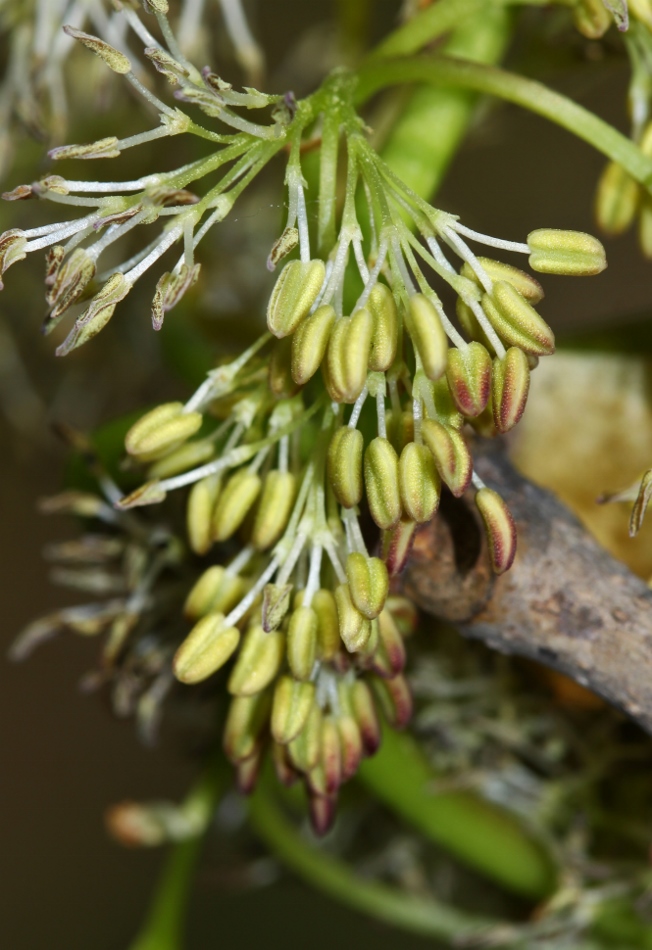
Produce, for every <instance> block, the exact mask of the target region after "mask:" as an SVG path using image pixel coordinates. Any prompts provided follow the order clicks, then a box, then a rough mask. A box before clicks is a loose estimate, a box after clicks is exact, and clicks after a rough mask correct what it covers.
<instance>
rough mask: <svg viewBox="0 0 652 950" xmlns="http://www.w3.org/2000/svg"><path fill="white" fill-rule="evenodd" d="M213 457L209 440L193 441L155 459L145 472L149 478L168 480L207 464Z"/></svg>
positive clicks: (211, 444)
mask: <svg viewBox="0 0 652 950" xmlns="http://www.w3.org/2000/svg"><path fill="white" fill-rule="evenodd" d="M214 455H215V445H214V444H213V441H212V440H211V439H195V440H194V441H193V442H186V444H185V445H181V446H179V448H178V449H174V451H172V452H169V453H168V454H167V455H164V456H163V457H162V458H160V459H157V460H156V461H155V462H154V463H153V464H152V465H150V467H149V468H148V470H147V474H148V476H149V478H169V477H170V476H171V475H178V474H179V473H180V472H187V471H188V469H190V468H194V467H195V466H196V465H202V464H203V463H204V462H208V460H209V459H212V458H213V456H214Z"/></svg>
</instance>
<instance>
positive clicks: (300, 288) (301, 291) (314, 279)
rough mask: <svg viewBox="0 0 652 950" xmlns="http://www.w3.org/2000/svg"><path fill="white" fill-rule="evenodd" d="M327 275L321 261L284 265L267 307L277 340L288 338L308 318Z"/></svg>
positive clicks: (268, 316)
mask: <svg viewBox="0 0 652 950" xmlns="http://www.w3.org/2000/svg"><path fill="white" fill-rule="evenodd" d="M325 274H326V268H325V266H324V262H323V261H320V260H314V261H308V262H306V263H303V262H302V261H290V263H289V264H286V265H285V267H284V268H283V270H282V271H281V273H280V274H279V276H278V279H277V281H276V285H275V287H274V290H273V291H272V295H271V297H270V298H269V304H268V305H267V326H268V328H269V330H270V332H271V333H273V334H274V336H276V337H278V338H279V339H280V338H281V337H284V336H289V335H290V334H291V333H294V331H295V330H296V328H297V327H298V326H299V324H300V323H301V321H302V320H303V319H304V318H305V317H307V316H308V314H309V313H310V309H311V307H312V305H313V304H314V302H315V300H316V299H317V296H318V294H319V291H320V290H321V287H322V284H323V283H324V276H325Z"/></svg>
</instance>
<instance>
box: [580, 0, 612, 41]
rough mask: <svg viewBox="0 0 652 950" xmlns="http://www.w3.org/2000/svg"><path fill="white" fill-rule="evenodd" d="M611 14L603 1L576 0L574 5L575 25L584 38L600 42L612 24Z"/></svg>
mask: <svg viewBox="0 0 652 950" xmlns="http://www.w3.org/2000/svg"><path fill="white" fill-rule="evenodd" d="M612 22H613V21H612V18H611V14H610V13H609V11H608V10H607V8H606V6H605V5H604V3H603V2H602V0H576V2H575V4H574V5H573V23H574V24H575V27H576V28H577V29H578V30H579V32H580V33H581V34H582V36H586V37H587V39H589V40H599V39H600V37H601V36H604V34H605V33H606V32H607V30H608V29H609V27H610V26H611V24H612Z"/></svg>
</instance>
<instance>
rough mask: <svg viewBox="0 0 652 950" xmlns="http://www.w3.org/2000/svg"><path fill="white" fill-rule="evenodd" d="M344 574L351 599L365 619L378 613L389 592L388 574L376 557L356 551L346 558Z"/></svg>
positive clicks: (372, 617)
mask: <svg viewBox="0 0 652 950" xmlns="http://www.w3.org/2000/svg"><path fill="white" fill-rule="evenodd" d="M346 576H347V579H348V582H349V593H350V595H351V600H352V601H353V604H354V606H355V607H357V609H358V610H359V611H360V613H361V614H363V615H364V616H365V617H366V618H367V620H373V619H374V618H375V617H377V616H378V615H379V613H380V612H381V610H382V609H383V607H384V606H385V601H386V600H387V595H388V593H389V575H388V573H387V568H386V567H385V564H384V563H383V562H382V561H381V560H380V558H377V557H366V556H365V555H364V554H360V553H359V552H358V551H354V552H353V553H351V554H349V556H348V558H347V559H346Z"/></svg>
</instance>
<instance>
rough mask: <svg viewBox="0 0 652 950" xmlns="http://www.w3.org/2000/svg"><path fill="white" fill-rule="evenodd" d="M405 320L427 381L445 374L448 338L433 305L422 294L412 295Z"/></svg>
mask: <svg viewBox="0 0 652 950" xmlns="http://www.w3.org/2000/svg"><path fill="white" fill-rule="evenodd" d="M405 320H406V324H407V329H408V333H409V334H410V338H411V340H412V343H413V344H414V348H415V350H416V351H417V353H418V354H419V357H420V358H421V364H422V366H423V371H424V373H425V374H426V376H427V377H428V379H433V380H434V379H439V377H440V376H443V374H444V373H445V372H446V360H447V356H448V337H447V336H446V333H445V331H444V328H443V326H442V323H441V320H440V319H439V314H438V313H437V311H436V310H435V307H434V305H433V304H432V303H431V301H430V300H428V298H427V297H425V296H424V295H423V294H414V296H412V297H410V304H409V306H408V309H407V312H406V315H405Z"/></svg>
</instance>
